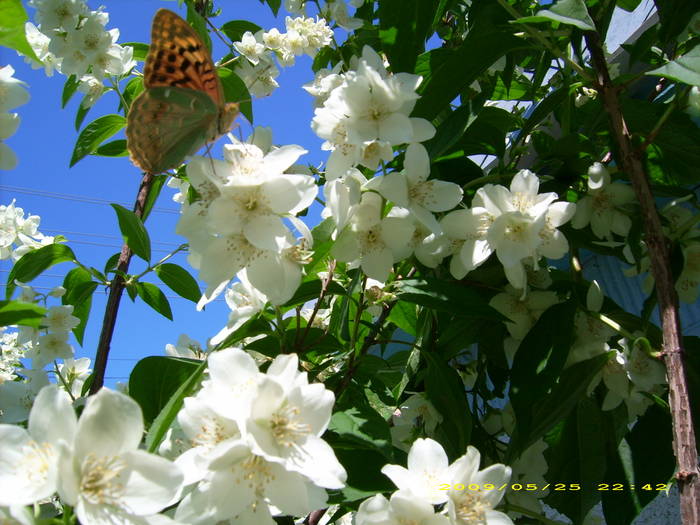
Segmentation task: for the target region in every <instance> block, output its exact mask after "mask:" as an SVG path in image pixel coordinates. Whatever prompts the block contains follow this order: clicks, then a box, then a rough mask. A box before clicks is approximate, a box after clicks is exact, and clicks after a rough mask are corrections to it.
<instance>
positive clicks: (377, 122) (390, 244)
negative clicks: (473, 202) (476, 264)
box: [305, 46, 462, 282]
mask: <svg viewBox="0 0 700 525" xmlns="http://www.w3.org/2000/svg"><path fill="white" fill-rule="evenodd" d="M352 66H353V68H352V69H351V70H349V71H347V72H345V73H340V72H339V71H340V70H339V68H335V69H334V70H332V71H326V72H324V73H319V74H317V77H316V79H315V80H314V82H313V83H311V84H309V85H307V86H306V87H305V88H306V89H307V91H308V92H309V93H311V94H312V95H314V97H315V98H316V106H317V109H316V110H315V116H314V119H313V121H312V128H313V129H314V131H315V132H316V134H317V135H318V136H319V137H321V138H322V139H325V141H326V142H325V143H324V144H323V149H326V150H330V151H331V154H330V156H329V158H328V162H327V164H326V172H325V177H326V184H325V188H324V193H325V197H326V209H325V210H324V216H325V217H332V218H333V219H334V221H335V223H336V227H337V230H336V233H335V235H336V238H337V242H336V244H335V245H334V247H333V255H334V256H335V257H336V258H337V259H338V260H340V261H344V262H347V263H350V266H351V267H357V266H360V267H362V270H363V271H364V272H365V274H367V276H369V277H370V278H373V279H376V280H378V281H382V282H384V281H386V280H387V278H388V277H389V274H390V273H391V269H392V265H393V264H394V263H395V262H398V261H400V260H402V259H405V258H406V257H409V256H410V255H411V254H412V253H416V255H417V256H418V257H419V259H421V260H422V258H423V257H424V254H423V246H424V244H425V242H426V240H428V239H432V238H433V237H434V236H435V235H437V234H439V233H440V232H441V229H440V225H439V223H438V221H437V219H436V218H435V217H434V215H433V214H434V213H440V212H444V211H447V210H451V209H452V208H454V207H455V206H456V205H457V204H458V203H459V202H460V201H461V200H462V190H461V188H460V187H459V186H458V185H456V184H453V183H450V182H444V181H439V180H435V179H432V180H428V176H429V175H430V159H429V157H428V152H427V151H426V149H425V147H424V146H423V145H422V144H421V142H424V141H426V140H428V139H430V138H431V137H433V136H434V134H435V128H434V127H433V126H432V124H430V123H429V122H428V121H427V120H425V119H422V118H411V117H410V116H409V115H410V113H411V111H412V110H413V107H414V105H415V103H416V101H417V100H418V94H417V93H416V88H417V87H418V85H419V84H420V82H421V77H420V76H418V75H412V74H409V73H397V74H391V73H389V72H388V71H387V69H386V65H385V64H384V63H383V61H382V59H381V57H380V56H379V55H378V54H377V53H376V52H375V51H374V50H372V49H371V48H370V47H369V46H365V47H364V49H363V51H362V57H360V58H359V59H357V60H355V62H354V63H353V64H352ZM402 145H407V146H406V149H405V156H404V161H403V166H404V169H403V170H401V171H396V172H392V173H389V174H387V175H382V176H379V177H374V178H372V179H370V180H369V181H367V179H366V178H365V177H364V175H362V173H361V172H360V171H359V169H358V168H357V167H358V166H363V167H365V168H368V169H370V170H376V169H377V168H378V167H379V166H380V165H381V164H382V163H384V162H388V161H391V160H392V159H393V158H394V149H393V148H394V147H396V146H402ZM383 199H387V200H388V201H390V202H391V203H392V204H393V208H392V209H391V211H390V212H389V214H387V215H385V214H384V213H383V212H384V202H383ZM425 257H428V256H427V255H425Z"/></svg>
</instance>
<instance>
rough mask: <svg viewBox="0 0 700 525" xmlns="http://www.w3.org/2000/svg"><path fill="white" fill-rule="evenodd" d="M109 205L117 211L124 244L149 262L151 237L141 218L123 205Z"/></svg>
mask: <svg viewBox="0 0 700 525" xmlns="http://www.w3.org/2000/svg"><path fill="white" fill-rule="evenodd" d="M111 206H112V208H114V211H116V212H117V220H119V230H120V231H121V232H122V237H124V242H125V243H126V245H127V246H128V247H129V248H131V251H133V252H134V253H135V254H136V255H138V256H139V257H141V258H142V259H143V260H144V261H146V262H149V261H150V260H151V239H150V238H149V236H148V231H146V227H145V226H144V225H143V222H142V221H141V219H139V218H138V217H137V216H136V214H135V213H134V212H133V211H130V210H127V209H126V208H125V207H124V206H120V205H119V204H112V205H111Z"/></svg>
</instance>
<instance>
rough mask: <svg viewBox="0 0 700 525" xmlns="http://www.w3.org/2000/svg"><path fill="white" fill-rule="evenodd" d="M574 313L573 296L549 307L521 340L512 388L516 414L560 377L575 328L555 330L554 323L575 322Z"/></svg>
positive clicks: (538, 397)
mask: <svg viewBox="0 0 700 525" xmlns="http://www.w3.org/2000/svg"><path fill="white" fill-rule="evenodd" d="M575 315H576V303H575V301H574V300H573V299H570V300H568V301H566V302H563V303H559V304H555V305H553V306H551V307H549V308H548V309H547V310H545V312H544V313H543V314H542V315H541V316H540V318H539V319H538V320H537V322H536V323H535V325H534V326H533V327H532V328H531V329H530V331H529V332H528V333H527V335H526V336H525V339H523V341H522V342H521V343H520V346H519V347H518V352H517V353H516V354H515V358H514V359H513V366H512V369H511V381H512V383H511V389H510V392H511V400H512V402H513V408H514V409H515V413H516V417H518V416H520V417H524V415H523V414H524V413H525V412H529V410H530V408H531V407H532V404H533V403H534V402H536V401H537V400H539V399H541V398H542V397H543V396H544V395H545V394H546V393H547V392H548V391H549V390H550V389H551V388H552V387H553V386H554V385H555V384H556V382H557V380H558V379H559V377H560V374H561V371H562V369H563V368H564V364H565V363H566V359H567V357H568V355H569V349H570V348H571V344H572V342H573V332H572V330H568V329H567V330H552V327H553V326H562V327H564V326H565V327H571V326H574V317H575ZM520 417H519V419H520Z"/></svg>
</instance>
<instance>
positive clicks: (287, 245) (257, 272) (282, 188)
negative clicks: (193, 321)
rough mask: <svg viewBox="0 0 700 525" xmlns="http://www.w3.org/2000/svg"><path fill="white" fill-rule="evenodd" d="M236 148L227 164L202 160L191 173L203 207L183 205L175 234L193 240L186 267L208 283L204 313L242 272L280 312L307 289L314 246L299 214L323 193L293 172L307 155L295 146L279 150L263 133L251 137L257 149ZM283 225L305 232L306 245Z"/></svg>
mask: <svg viewBox="0 0 700 525" xmlns="http://www.w3.org/2000/svg"><path fill="white" fill-rule="evenodd" d="M231 140H232V141H233V143H232V144H227V145H226V146H224V157H225V159H226V160H224V161H220V160H212V159H208V158H204V157H196V158H194V159H192V161H191V162H190V163H189V164H188V165H187V175H188V178H189V182H190V184H192V186H193V187H194V188H195V189H196V190H197V193H198V194H199V195H200V197H201V199H200V200H198V201H196V202H194V203H192V204H188V203H184V202H183V211H182V215H181V217H180V220H179V222H178V225H177V229H176V231H177V233H179V234H180V235H183V236H185V237H187V239H188V240H189V245H190V253H189V257H188V260H189V262H190V264H191V265H192V266H193V267H194V268H196V269H199V276H200V278H201V279H202V280H204V281H205V282H206V283H207V289H206V291H205V293H204V295H203V296H202V299H201V300H200V302H199V305H198V306H199V308H201V307H203V306H204V305H205V304H207V303H208V302H210V301H211V300H212V299H214V298H215V297H216V296H218V295H219V294H220V293H221V292H222V291H223V290H224V288H225V287H226V285H227V284H228V283H229V281H230V280H231V279H232V278H233V277H234V276H235V275H236V274H239V273H240V272H241V271H242V270H244V269H245V270H246V277H247V280H248V281H250V283H251V284H252V285H253V286H254V287H255V288H256V289H257V290H259V291H260V293H261V294H264V296H265V298H266V300H269V301H270V302H271V303H273V304H282V303H284V302H286V301H287V300H289V299H290V298H291V297H292V295H293V294H294V292H295V291H296V289H297V287H298V286H299V284H300V282H301V276H302V265H303V263H304V262H305V255H304V253H305V249H306V247H307V246H306V245H307V244H308V247H310V244H311V234H310V232H309V230H308V229H307V228H306V226H305V225H304V223H303V222H301V221H300V220H298V219H296V214H298V213H299V212H301V211H302V210H305V209H306V208H307V207H308V206H309V205H310V204H311V203H312V202H313V200H314V198H315V197H316V193H317V191H318V189H317V187H316V184H315V181H314V178H313V177H312V176H310V175H306V174H303V173H299V172H300V171H303V170H304V168H303V167H301V166H299V167H297V166H293V164H294V163H295V162H296V160H297V159H298V158H299V156H300V155H302V154H304V153H306V150H304V149H302V148H301V147H299V146H294V145H291V146H283V147H280V148H274V149H273V148H271V137H270V135H269V134H266V133H262V132H258V133H256V134H254V135H253V140H255V142H256V143H255V144H253V143H244V142H239V141H238V140H236V139H235V138H233V137H232V136H231ZM287 171H292V173H287ZM283 219H287V220H289V221H290V222H291V223H292V224H293V225H294V227H295V228H296V229H297V230H299V231H300V232H301V234H302V236H303V239H302V242H301V245H299V244H297V240H296V239H295V237H294V236H293V234H292V232H291V230H290V229H289V227H288V226H287V225H286V224H285V223H284V222H283ZM265 302H266V301H265Z"/></svg>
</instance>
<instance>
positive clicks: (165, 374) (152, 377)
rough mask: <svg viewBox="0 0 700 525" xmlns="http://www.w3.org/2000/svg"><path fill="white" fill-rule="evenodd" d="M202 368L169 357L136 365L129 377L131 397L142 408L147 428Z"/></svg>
mask: <svg viewBox="0 0 700 525" xmlns="http://www.w3.org/2000/svg"><path fill="white" fill-rule="evenodd" d="M200 366H201V363H198V362H196V361H193V360H189V359H182V358H174V357H166V356H149V357H146V358H144V359H141V360H140V361H139V362H138V363H136V366H134V369H133V370H132V371H131V375H130V376H129V395H130V396H131V397H132V398H133V399H134V400H135V401H136V402H137V403H138V404H139V406H140V407H141V410H142V411H143V419H144V422H145V423H146V425H147V426H148V425H150V423H151V422H152V421H153V420H154V419H155V418H156V417H157V416H158V414H159V413H160V412H161V410H163V408H164V407H165V406H166V405H167V404H168V401H169V400H170V398H171V397H172V395H173V394H174V393H175V392H177V390H178V389H179V388H180V387H181V386H182V385H184V384H185V383H186V382H187V380H188V379H189V378H190V377H191V376H192V374H193V372H194V371H196V370H197V369H198V368H199V367H200Z"/></svg>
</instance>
